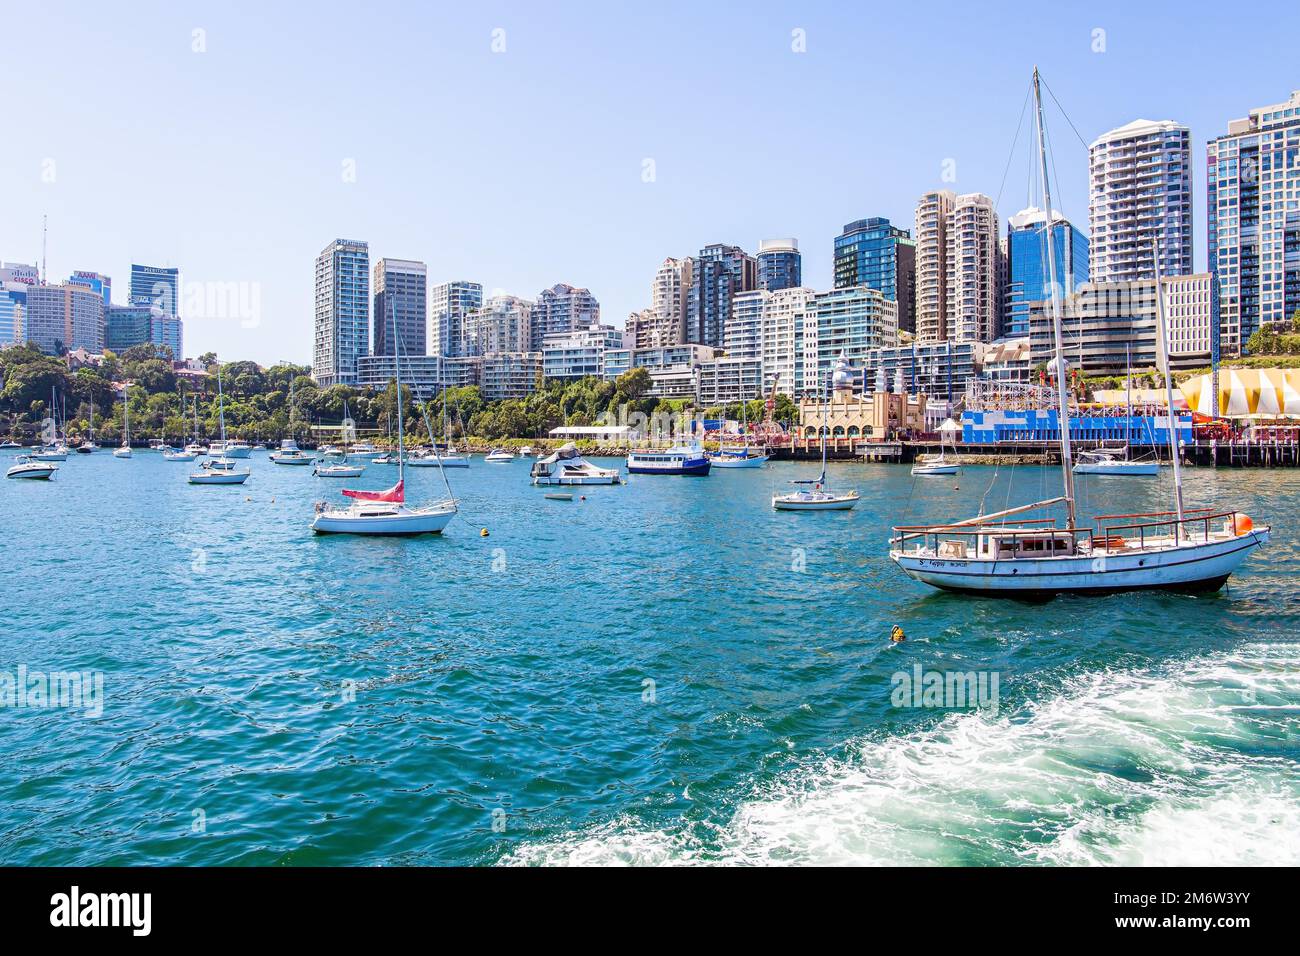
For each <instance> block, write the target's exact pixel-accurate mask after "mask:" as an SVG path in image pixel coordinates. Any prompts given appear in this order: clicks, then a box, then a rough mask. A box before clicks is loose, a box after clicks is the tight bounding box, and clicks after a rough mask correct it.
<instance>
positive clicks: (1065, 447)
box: [1034, 67, 1077, 530]
mask: <svg viewBox="0 0 1300 956" xmlns="http://www.w3.org/2000/svg"><path fill="white" fill-rule="evenodd" d="M1034 115H1035V119H1036V125H1037V127H1038V161H1039V164H1040V166H1041V168H1042V177H1043V206H1044V212H1043V215H1044V217H1045V222H1046V233H1045V235H1046V239H1047V281H1048V286H1049V288H1050V289H1051V291H1052V337H1053V344H1054V346H1055V349H1056V409H1057V415H1058V416H1059V417H1060V428H1061V474H1062V475H1063V477H1064V479H1065V510H1066V515H1067V522H1068V524H1067V526H1068V527H1069V528H1070V529H1071V530H1073V529H1074V528H1075V526H1076V523H1077V522H1076V517H1075V511H1074V455H1073V452H1072V450H1071V448H1070V405H1069V396H1068V395H1067V393H1066V387H1065V350H1064V348H1063V346H1062V345H1061V288H1060V286H1059V285H1057V283H1056V249H1055V246H1054V244H1053V243H1052V187H1051V186H1050V185H1049V183H1048V178H1049V177H1048V172H1047V140H1046V133H1045V132H1044V129H1043V95H1042V90H1041V89H1040V88H1039V82H1038V67H1034Z"/></svg>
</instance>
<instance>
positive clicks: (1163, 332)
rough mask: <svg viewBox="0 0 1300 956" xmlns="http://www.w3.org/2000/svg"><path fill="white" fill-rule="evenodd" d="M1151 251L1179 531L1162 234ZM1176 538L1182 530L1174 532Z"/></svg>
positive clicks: (1179, 466) (1180, 491) (1177, 465)
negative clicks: (1163, 287)
mask: <svg viewBox="0 0 1300 956" xmlns="http://www.w3.org/2000/svg"><path fill="white" fill-rule="evenodd" d="M1151 252H1152V258H1153V260H1154V266H1155V270H1154V271H1155V277H1156V335H1157V340H1156V341H1157V345H1156V351H1157V352H1159V353H1160V371H1161V372H1163V373H1164V376H1165V411H1166V412H1167V413H1168V414H1167V417H1166V422H1167V423H1168V429H1167V430H1168V432H1169V458H1170V461H1171V463H1172V464H1173V467H1174V511H1175V512H1177V514H1178V532H1179V533H1181V531H1182V528H1183V524H1182V522H1183V466H1182V464H1181V462H1180V461H1179V455H1178V431H1177V429H1176V428H1175V427H1174V426H1175V424H1176V419H1175V417H1174V379H1173V376H1172V375H1170V374H1169V330H1168V329H1167V328H1166V327H1165V296H1164V291H1163V290H1162V289H1161V288H1160V237H1159V235H1158V234H1156V235H1153V236H1152V239H1151ZM1174 537H1175V539H1176V538H1177V537H1178V533H1175V535H1174Z"/></svg>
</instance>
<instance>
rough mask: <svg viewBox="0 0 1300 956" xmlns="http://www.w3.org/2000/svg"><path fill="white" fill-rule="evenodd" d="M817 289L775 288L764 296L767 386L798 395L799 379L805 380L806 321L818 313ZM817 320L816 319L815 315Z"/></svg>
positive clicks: (763, 348)
mask: <svg viewBox="0 0 1300 956" xmlns="http://www.w3.org/2000/svg"><path fill="white" fill-rule="evenodd" d="M816 296H817V293H816V292H814V291H813V290H812V289H805V288H803V287H799V288H796V289H781V290H779V291H777V292H772V293H770V294H768V296H767V297H766V298H765V299H764V300H763V313H762V327H761V336H760V338H761V350H760V355H759V357H760V359H761V360H762V378H763V387H764V388H765V389H768V390H769V391H770V390H771V389H773V388H775V389H776V391H778V392H780V393H781V394H783V395H796V394H798V390H797V388H796V384H795V383H796V381H798V382H802V380H803V371H802V369H803V363H802V354H803V353H802V349H801V348H800V347H799V346H801V344H802V341H803V331H804V321H805V316H806V315H807V314H808V313H810V312H811V313H812V314H813V315H814V316H815V315H816V311H815V309H814V308H813V302H814V300H815V298H816ZM814 321H815V319H814Z"/></svg>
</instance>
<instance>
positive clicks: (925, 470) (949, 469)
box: [912, 465, 960, 476]
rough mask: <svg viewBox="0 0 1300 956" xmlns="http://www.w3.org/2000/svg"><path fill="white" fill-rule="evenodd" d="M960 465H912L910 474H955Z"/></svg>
mask: <svg viewBox="0 0 1300 956" xmlns="http://www.w3.org/2000/svg"><path fill="white" fill-rule="evenodd" d="M959 468H960V466H958V465H913V466H912V474H914V475H918V476H920V475H955V474H957V472H958V470H959Z"/></svg>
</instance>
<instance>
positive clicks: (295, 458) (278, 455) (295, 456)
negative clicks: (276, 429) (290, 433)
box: [271, 438, 316, 465]
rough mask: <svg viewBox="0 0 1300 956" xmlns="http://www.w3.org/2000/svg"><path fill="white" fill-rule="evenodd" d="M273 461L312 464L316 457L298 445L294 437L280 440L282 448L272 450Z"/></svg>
mask: <svg viewBox="0 0 1300 956" xmlns="http://www.w3.org/2000/svg"><path fill="white" fill-rule="evenodd" d="M271 461H273V462H275V463H276V464H277V465H310V464H313V463H314V462H315V461H316V459H315V458H313V457H312V456H311V455H309V454H307V453H306V452H305V451H303V450H302V449H301V448H299V447H298V443H297V442H296V441H294V440H293V439H292V438H286V439H284V440H283V441H281V442H280V450H279V451H273V452H271Z"/></svg>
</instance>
